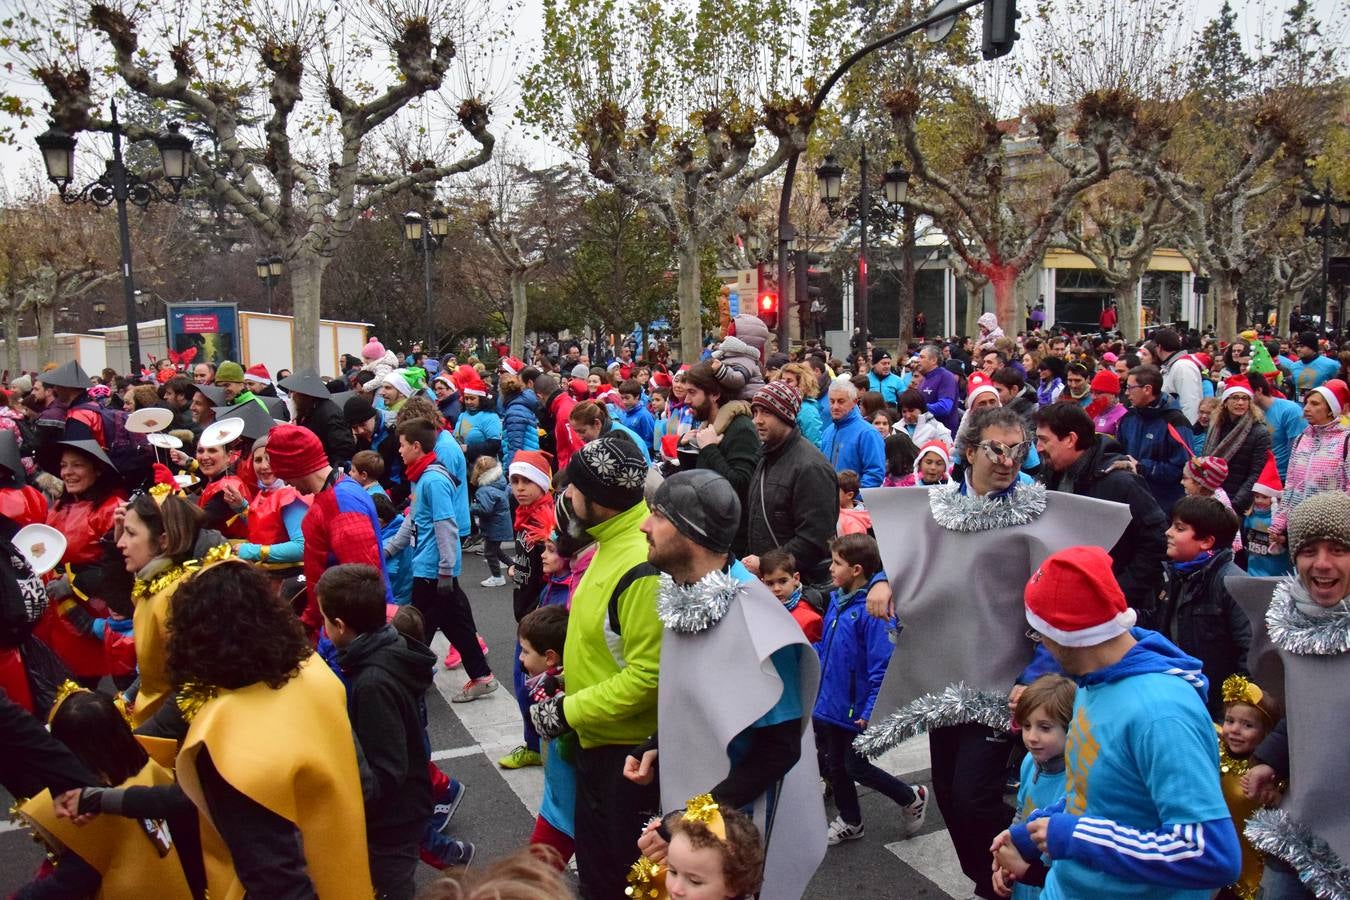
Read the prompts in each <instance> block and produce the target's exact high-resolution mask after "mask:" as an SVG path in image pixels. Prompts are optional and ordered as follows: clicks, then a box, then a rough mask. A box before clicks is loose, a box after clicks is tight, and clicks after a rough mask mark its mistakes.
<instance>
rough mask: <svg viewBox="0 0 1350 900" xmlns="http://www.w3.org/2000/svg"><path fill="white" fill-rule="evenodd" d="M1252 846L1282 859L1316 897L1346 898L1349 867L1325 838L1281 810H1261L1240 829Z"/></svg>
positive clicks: (1349, 886)
mask: <svg viewBox="0 0 1350 900" xmlns="http://www.w3.org/2000/svg"><path fill="white" fill-rule="evenodd" d="M1244 834H1246V836H1247V840H1249V841H1251V842H1252V846H1253V847H1255V848H1256V849H1258V850H1260V851H1261V852H1263V853H1269V854H1270V855H1272V856H1275V857H1278V858H1279V859H1282V860H1284V861H1285V862H1286V863H1288V864H1289V865H1290V866H1293V868H1294V870H1295V871H1296V872H1298V877H1299V880H1300V881H1302V882H1303V883H1304V885H1306V886H1307V888H1308V890H1310V891H1312V892H1313V894H1314V895H1316V896H1317V897H1319V898H1320V900H1350V868H1347V866H1346V864H1345V862H1344V861H1343V860H1341V859H1340V857H1338V856H1337V855H1336V853H1335V851H1334V850H1332V849H1331V847H1330V846H1329V845H1328V844H1327V842H1326V841H1324V840H1322V839H1321V838H1319V837H1318V836H1317V835H1315V834H1313V833H1312V832H1311V831H1310V830H1308V828H1307V826H1305V825H1303V824H1302V823H1300V822H1296V821H1294V819H1293V818H1292V817H1291V816H1290V815H1289V813H1287V812H1285V811H1284V810H1282V809H1261V810H1257V811H1256V812H1254V813H1252V815H1251V817H1250V818H1248V819H1247V827H1246V829H1245V831H1244Z"/></svg>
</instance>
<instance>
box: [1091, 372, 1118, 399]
mask: <svg viewBox="0 0 1350 900" xmlns="http://www.w3.org/2000/svg"><path fill="white" fill-rule="evenodd" d="M1092 390H1093V392H1094V393H1099V394H1119V393H1120V376H1118V375H1117V374H1116V373H1115V372H1112V371H1111V370H1110V369H1102V370H1101V371H1100V372H1098V373H1097V374H1096V375H1093V376H1092Z"/></svg>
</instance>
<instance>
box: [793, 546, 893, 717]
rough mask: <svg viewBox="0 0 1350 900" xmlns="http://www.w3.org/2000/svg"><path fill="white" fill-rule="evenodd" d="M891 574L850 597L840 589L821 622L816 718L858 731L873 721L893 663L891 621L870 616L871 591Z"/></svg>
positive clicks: (875, 579)
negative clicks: (861, 724)
mask: <svg viewBox="0 0 1350 900" xmlns="http://www.w3.org/2000/svg"><path fill="white" fill-rule="evenodd" d="M885 578H886V573H885V572H878V573H877V574H876V575H873V576H872V580H871V581H869V582H868V583H867V585H866V586H865V587H863V588H860V589H859V590H856V591H854V592H852V593H850V594H845V593H844V592H843V591H842V590H841V589H839V588H836V589H835V590H834V591H832V592H831V593H830V606H829V609H827V610H825V620H824V622H822V623H821V632H820V641H819V643H817V644H815V645H814V646H815V648H816V653H817V655H819V656H820V693H818V694H817V695H816V706H815V709H814V710H813V711H812V713H811V715H812V717H814V718H816V719H820V720H821V721H822V722H828V723H829V724H831V725H837V726H839V727H840V728H846V729H848V730H850V731H858V730H859V728H858V726H857V725H855V724H853V723H854V721H856V720H857V719H871V718H872V707H873V706H875V705H876V702H877V693H878V692H879V691H880V690H881V681H882V679H884V678H885V677H886V666H887V665H888V664H889V663H890V661H891V651H892V650H894V649H895V646H894V645H893V644H892V643H891V631H892V628H893V620H892V621H891V622H888V621H886V620H885V619H878V618H877V617H876V616H870V615H868V614H867V591H868V589H869V588H870V587H871V586H872V585H873V584H876V583H877V582H878V581H882V580H885Z"/></svg>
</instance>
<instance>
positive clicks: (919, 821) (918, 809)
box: [900, 784, 928, 837]
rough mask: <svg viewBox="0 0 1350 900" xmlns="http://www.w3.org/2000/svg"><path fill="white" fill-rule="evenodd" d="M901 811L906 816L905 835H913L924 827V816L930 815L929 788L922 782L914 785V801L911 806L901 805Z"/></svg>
mask: <svg viewBox="0 0 1350 900" xmlns="http://www.w3.org/2000/svg"><path fill="white" fill-rule="evenodd" d="M900 812H901V813H902V814H903V816H904V824H905V837H913V836H914V835H916V834H918V833H919V829H921V828H923V820H924V817H925V816H927V815H928V788H926V787H924V786H923V785H921V784H916V785H914V802H913V803H911V804H910V805H909V806H904V807H901V809H900Z"/></svg>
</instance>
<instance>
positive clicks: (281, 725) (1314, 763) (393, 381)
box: [0, 314, 1350, 900]
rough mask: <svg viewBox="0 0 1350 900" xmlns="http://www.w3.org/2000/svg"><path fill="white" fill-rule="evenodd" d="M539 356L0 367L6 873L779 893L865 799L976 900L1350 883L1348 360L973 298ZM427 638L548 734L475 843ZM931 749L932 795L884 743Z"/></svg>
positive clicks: (1297, 344)
mask: <svg viewBox="0 0 1350 900" xmlns="http://www.w3.org/2000/svg"><path fill="white" fill-rule="evenodd" d="M1105 327H1106V326H1104V328H1105ZM529 350H530V352H528V353H527V354H526V355H525V357H526V358H525V359H522V358H519V357H516V356H513V355H511V353H510V351H509V348H507V347H505V346H501V345H499V346H496V347H492V348H489V349H487V350H485V351H483V352H482V353H473V352H466V353H463V354H459V355H446V356H441V357H436V356H434V355H431V354H427V353H424V352H423V349H422V347H421V346H420V345H415V346H413V347H412V348H411V350H410V351H408V352H406V353H398V352H395V351H394V350H392V349H390V348H386V347H385V346H383V345H382V344H381V343H380V342H379V341H378V340H377V339H375V338H372V339H370V341H369V342H368V343H367V344H366V345H365V346H364V347H362V348H361V351H360V354H359V355H350V356H344V357H343V360H342V372H341V373H340V374H339V375H337V376H335V377H329V376H320V375H319V374H318V373H315V372H306V371H298V372H294V373H292V372H287V371H282V372H277V373H276V377H274V376H273V374H272V373H270V372H269V371H268V369H267V368H266V365H265V362H264V361H258V360H253V361H248V362H247V363H240V362H234V361H223V362H221V363H220V364H219V365H214V364H212V363H210V362H206V361H199V362H197V363H196V364H195V365H188V366H180V367H176V366H174V365H172V364H169V365H165V366H163V367H160V368H159V369H158V370H157V371H156V372H155V373H154V374H153V375H149V376H145V377H143V378H141V379H138V380H132V379H129V378H126V377H123V376H121V375H119V374H117V373H116V372H113V371H111V370H104V371H103V372H102V373H98V374H96V375H94V376H92V377H91V375H90V374H89V373H86V372H85V371H84V370H83V369H82V368H81V367H80V366H79V365H78V364H77V363H75V362H68V363H66V364H64V365H52V366H48V367H47V368H46V369H44V370H43V371H41V372H37V373H26V374H18V375H14V376H13V377H9V378H8V379H7V385H8V387H7V390H6V391H5V392H4V396H3V400H4V402H3V404H0V507H3V513H4V518H3V520H2V521H0V527H2V528H3V529H4V530H5V532H6V534H5V537H6V538H7V539H8V541H9V552H8V553H5V554H0V566H3V568H4V572H3V584H4V598H5V602H4V606H3V610H2V613H3V615H2V616H0V688H3V692H4V695H5V696H4V698H3V699H0V714H3V716H4V719H5V723H6V724H5V726H4V731H3V742H4V748H3V752H0V760H3V761H0V776H2V778H0V781H3V784H4V786H5V787H6V788H7V789H9V790H10V791H11V792H12V793H13V794H14V795H15V796H16V797H18V798H20V801H21V802H20V805H19V807H18V815H19V816H20V818H21V820H22V821H23V822H24V823H25V824H27V825H28V826H30V827H31V828H32V829H33V830H34V833H35V835H36V836H38V837H39V838H40V840H41V841H42V842H43V843H44V844H45V845H46V847H47V849H48V850H49V856H48V860H47V862H46V863H44V865H43V866H42V868H41V869H40V870H39V871H38V872H36V873H34V876H33V879H32V881H31V883H30V884H28V885H27V886H26V887H24V888H22V889H21V890H20V891H19V892H18V894H17V895H16V896H18V897H22V898H44V897H77V896H109V897H113V896H129V895H131V894H132V893H133V892H137V891H139V892H142V893H146V894H148V895H153V896H164V897H180V896H181V897H189V896H191V897H204V896H207V895H208V894H209V895H212V896H245V895H247V896H257V897H268V898H273V897H275V898H292V897H294V898H301V897H323V898H325V900H326V898H329V897H335V898H336V897H348V896H350V897H353V898H357V897H360V898H368V897H371V896H378V897H389V898H409V897H413V896H414V894H415V893H416V888H415V883H416V872H417V868H418V866H419V865H420V864H426V865H430V866H433V867H435V868H438V869H443V870H446V872H447V873H448V876H449V877H451V878H454V879H460V880H463V879H465V878H469V879H470V880H471V881H472V880H473V879H475V878H476V879H477V880H478V881H480V882H482V883H484V884H487V885H489V886H491V885H497V886H498V887H497V888H495V889H499V890H502V891H507V892H505V893H501V894H500V896H541V897H542V896H548V897H564V896H571V895H572V894H573V893H574V892H579V894H580V896H582V897H584V898H588V900H602V898H603V900H607V898H622V897H651V898H659V897H662V896H669V897H673V898H699V900H702V898H745V897H754V896H760V897H764V898H770V900H778V898H785V897H786V898H792V897H800V896H801V895H802V894H803V892H804V891H805V890H806V887H807V884H808V883H809V882H810V880H811V877H812V875H813V873H814V872H815V870H816V868H817V866H818V865H819V864H820V862H821V861H822V860H823V859H824V857H825V854H826V853H827V848H829V847H833V846H837V845H840V844H843V843H846V842H851V841H857V840H860V839H863V838H865V837H866V832H865V829H864V824H863V820H862V811H861V806H860V803H859V795H858V789H857V785H859V784H861V785H863V786H864V787H868V788H871V789H873V790H874V791H876V792H877V793H879V794H881V795H883V796H884V797H886V798H889V799H890V800H892V801H894V802H895V804H896V805H897V806H898V807H899V809H898V812H897V815H896V820H895V821H896V825H895V829H894V831H895V832H897V833H898V837H899V838H902V839H903V838H906V837H910V836H913V835H915V834H917V833H919V832H920V831H921V830H922V829H923V827H924V825H925V822H926V821H927V818H928V812H929V806H930V802H931V803H933V804H935V805H936V807H937V808H938V809H939V810H940V812H941V816H942V819H943V823H944V825H945V827H946V829H947V833H948V836H949V838H950V841H951V844H952V848H953V850H954V851H955V854H956V857H957V859H958V860H959V863H960V867H961V870H962V872H963V873H964V874H965V875H966V876H967V877H968V878H969V879H970V880H971V882H972V883H973V884H974V893H975V894H976V895H977V896H979V897H983V898H992V897H1006V896H1010V895H1011V896H1016V897H1020V898H1029V897H1035V896H1040V895H1044V896H1045V897H1047V898H1083V897H1087V896H1090V895H1091V894H1093V893H1098V894H1101V895H1102V896H1108V897H1150V898H1154V900H1156V898H1160V897H1168V898H1172V897H1175V898H1201V897H1212V896H1220V897H1224V898H1234V897H1236V898H1244V900H1245V898H1251V897H1256V896H1261V897H1266V898H1272V900H1276V898H1281V900H1282V898H1295V897H1319V898H1328V897H1336V898H1346V897H1350V876H1347V874H1346V873H1347V871H1350V818H1348V817H1347V815H1346V813H1345V806H1344V804H1343V803H1341V802H1339V801H1336V800H1335V799H1334V797H1335V796H1337V795H1338V792H1337V791H1336V789H1335V788H1334V785H1335V784H1336V783H1339V782H1338V781H1337V780H1336V779H1337V778H1338V776H1339V775H1341V774H1342V771H1343V770H1345V769H1346V759H1347V757H1346V754H1345V753H1344V750H1343V747H1344V741H1345V737H1346V735H1345V727H1344V723H1343V721H1341V719H1340V718H1339V717H1336V716H1328V715H1326V710H1327V708H1328V707H1327V705H1326V703H1327V702H1328V701H1329V702H1331V703H1335V702H1336V701H1335V697H1336V696H1337V695H1338V693H1339V685H1340V684H1342V683H1346V682H1345V680H1344V679H1342V678H1338V677H1337V676H1338V675H1339V674H1341V673H1342V672H1343V670H1344V667H1345V664H1346V663H1347V662H1350V599H1348V598H1350V493H1347V490H1348V489H1350V467H1348V466H1347V452H1348V451H1350V429H1348V428H1347V421H1350V387H1347V368H1348V367H1350V350H1347V351H1344V352H1341V353H1340V355H1339V356H1338V355H1337V348H1336V347H1335V346H1334V345H1328V344H1327V343H1326V342H1325V341H1324V340H1323V339H1321V338H1319V336H1318V335H1317V334H1315V333H1312V332H1306V333H1301V334H1297V335H1294V336H1292V338H1290V339H1285V338H1281V337H1279V336H1276V335H1273V334H1258V333H1256V332H1244V333H1243V334H1241V335H1237V336H1232V340H1231V341H1217V340H1212V339H1209V340H1207V339H1205V338H1204V337H1202V336H1201V335H1198V334H1195V333H1191V334H1181V333H1178V332H1176V331H1174V330H1172V329H1169V328H1160V329H1157V330H1154V331H1153V332H1151V333H1150V334H1149V335H1148V336H1147V339H1146V340H1144V341H1142V342H1129V341H1125V340H1123V339H1121V338H1120V337H1119V336H1118V335H1114V334H1112V333H1110V332H1109V331H1106V330H1104V331H1103V332H1102V333H1099V334H1095V335H1073V334H1063V333H1056V332H1053V331H1047V330H1044V329H1041V330H1036V331H1030V332H1022V333H1019V334H1017V335H1016V336H1009V335H1005V334H1004V333H1003V331H1002V330H1001V329H1000V328H999V325H998V322H997V321H996V319H995V318H994V316H993V315H992V314H987V315H985V316H983V317H982V318H981V319H980V333H979V334H978V335H974V336H971V337H967V338H954V339H952V340H949V341H940V342H933V343H918V344H914V345H895V344H892V345H890V346H889V347H883V346H880V345H873V343H872V342H871V341H870V340H869V339H868V337H867V336H866V335H864V334H862V333H859V334H856V335H855V339H854V341H853V343H852V345H851V347H850V351H851V352H850V353H849V354H848V355H847V356H846V357H844V358H839V357H835V356H834V355H833V354H832V353H830V352H829V350H828V348H825V347H823V346H822V345H821V344H820V342H819V341H808V342H807V343H806V344H805V345H804V346H803V347H800V348H793V349H792V350H791V352H782V351H779V350H776V349H775V348H774V346H773V342H772V338H771V335H770V334H769V331H768V329H767V328H766V327H765V326H764V324H763V323H762V322H761V321H760V320H759V319H757V318H755V317H753V316H738V317H736V318H735V319H734V320H733V321H732V323H731V325H730V326H729V327H728V328H727V329H726V333H725V334H722V335H720V336H719V339H718V340H716V341H711V342H709V344H708V346H707V349H706V352H705V353H704V354H703V357H702V358H701V359H698V360H691V361H687V362H686V363H685V364H676V363H674V362H672V361H671V359H670V357H669V353H668V352H665V350H664V345H661V346H660V347H658V348H657V349H656V350H654V351H653V352H651V353H648V354H646V355H645V356H641V357H640V356H639V355H638V354H637V352H636V348H635V347H633V346H631V345H626V344H620V345H619V346H617V347H616V348H613V349H611V348H609V347H606V346H602V345H597V344H594V343H592V344H589V345H587V346H585V347H583V346H582V344H580V343H579V342H576V341H568V340H561V341H559V340H552V341H550V340H539V341H538V342H537V343H536V344H535V345H534V346H533V347H532V348H529ZM470 552H478V553H481V554H482V555H483V557H484V560H485V563H486V565H487V568H488V573H489V575H488V577H487V578H486V579H485V580H483V581H482V582H481V587H482V588H483V589H484V590H485V591H488V592H497V591H502V592H503V596H504V593H505V591H506V590H509V591H510V592H511V599H512V609H513V612H514V615H515V619H516V621H517V623H518V628H517V640H516V643H515V646H514V648H512V654H511V657H510V660H511V661H510V669H511V671H510V678H509V680H508V679H507V673H506V671H505V667H504V666H499V668H498V670H497V671H494V668H493V665H492V663H490V662H489V650H488V647H487V644H486V642H485V641H484V639H483V637H482V636H481V635H480V634H479V629H478V627H477V624H476V623H475V618H474V609H473V604H472V603H471V601H470V598H469V596H468V593H467V592H466V591H465V589H464V587H463V585H462V584H461V579H462V577H463V574H464V573H463V562H464V555H465V554H466V553H470ZM438 632H439V633H440V634H441V635H443V636H444V638H445V640H446V642H447V644H448V649H447V650H446V653H445V654H444V656H439V655H438V654H433V653H432V651H431V650H430V649H429V648H430V645H431V643H432V641H433V639H435V637H436V635H437V633H438ZM504 658H505V657H503V656H502V655H501V654H500V653H499V654H498V655H497V656H496V657H495V659H496V661H497V662H498V663H500V662H501V661H502V660H503V659H504ZM438 667H441V668H444V669H448V670H461V669H462V671H463V676H464V679H463V682H462V686H460V687H459V688H458V690H456V691H453V692H452V693H451V695H450V700H451V701H452V702H453V703H457V704H464V703H472V702H475V701H478V700H480V699H481V698H483V697H485V696H487V695H490V694H492V693H494V692H496V691H498V690H501V689H502V685H503V683H505V685H506V687H505V690H507V691H509V692H510V695H512V696H513V697H514V699H515V701H516V703H517V704H518V705H519V710H520V744H519V746H518V747H516V748H515V749H514V750H512V751H511V752H510V753H508V754H506V755H505V756H503V757H502V758H501V759H500V760H498V765H499V766H501V767H502V768H505V769H518V768H523V767H530V766H541V767H543V779H544V794H543V800H542V803H541V806H540V809H539V813H538V817H537V819H536V822H535V825H534V829H533V832H532V834H531V836H530V839H529V847H528V848H526V849H525V850H522V851H521V852H520V853H517V854H514V855H511V856H507V857H504V858H502V859H500V860H498V861H496V862H494V863H493V864H491V865H487V866H485V865H483V864H481V863H479V864H476V865H475V866H474V869H473V872H472V873H466V871H465V870H466V869H468V867H469V866H470V864H471V863H473V861H474V858H475V854H476V852H477V848H475V847H474V846H473V844H471V843H469V842H466V841H462V840H456V839H455V838H454V837H452V834H453V832H454V828H453V823H452V818H453V817H454V815H455V813H456V811H457V808H458V806H459V803H460V800H461V799H462V797H463V794H464V791H465V789H466V788H465V785H464V784H463V783H461V782H460V781H459V780H458V779H456V778H454V777H451V776H450V775H448V774H446V773H445V772H444V771H443V770H442V769H441V768H440V767H439V766H438V765H437V764H436V763H434V762H433V761H432V758H431V747H430V743H429V739H428V736H427V730H426V729H427V711H426V701H425V694H426V692H427V690H428V689H429V688H430V686H431V684H432V680H433V675H434V673H435V672H436V670H437V668H438ZM1329 667H1330V668H1329ZM499 676H500V679H499ZM728 688H730V689H728ZM336 723H342V724H349V725H350V727H349V728H344V727H334V726H335V724H336ZM43 726H46V727H43ZM919 735H926V736H927V740H928V744H929V750H930V756H931V761H932V765H931V782H930V783H928V784H911V783H907V782H906V781H904V780H902V779H901V778H897V777H896V776H895V775H894V774H892V773H890V772H888V771H886V770H885V769H883V768H881V767H879V766H877V765H876V764H875V763H874V762H872V759H874V758H875V757H876V756H878V755H879V754H881V753H882V752H884V751H886V750H888V749H890V748H892V747H894V746H897V745H898V744H899V743H901V742H903V741H905V740H908V739H911V738H914V737H917V736H919ZM1345 774H1346V775H1350V772H1345ZM1014 799H1015V802H1010V801H1013V800H1014ZM827 807H831V808H833V810H834V815H833V816H830V815H827V813H826V809H827ZM569 864H570V865H571V866H572V867H574V869H575V876H574V877H573V876H570V875H568V874H567V873H568V867H569ZM458 883H459V882H456V881H445V882H439V881H438V882H435V883H433V884H431V885H429V886H427V887H425V888H424V889H423V895H425V896H429V897H439V896H468V894H466V893H461V894H455V893H453V891H466V890H468V888H467V887H465V886H464V885H462V884H461V885H460V886H458V887H455V886H454V885H455V884H458ZM502 885H507V886H513V887H509V890H516V891H519V893H510V892H509V890H508V888H506V887H501V886H502ZM484 889H485V890H488V889H493V888H484ZM447 891H450V892H451V893H446V892H447ZM529 891H534V892H535V893H529ZM475 896H477V895H475ZM483 896H497V895H495V894H483Z"/></svg>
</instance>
